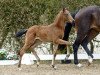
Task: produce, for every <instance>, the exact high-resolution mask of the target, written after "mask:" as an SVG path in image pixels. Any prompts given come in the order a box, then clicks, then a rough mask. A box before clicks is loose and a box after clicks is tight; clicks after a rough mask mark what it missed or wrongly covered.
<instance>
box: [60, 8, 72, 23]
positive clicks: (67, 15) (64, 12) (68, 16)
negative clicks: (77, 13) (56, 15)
mask: <svg viewBox="0 0 100 75" xmlns="http://www.w3.org/2000/svg"><path fill="white" fill-rule="evenodd" d="M61 13H62V15H63V18H64V20H65V21H66V22H68V23H72V22H73V21H74V19H73V17H72V16H71V14H70V12H69V11H68V10H67V9H66V8H63V10H62V11H61Z"/></svg>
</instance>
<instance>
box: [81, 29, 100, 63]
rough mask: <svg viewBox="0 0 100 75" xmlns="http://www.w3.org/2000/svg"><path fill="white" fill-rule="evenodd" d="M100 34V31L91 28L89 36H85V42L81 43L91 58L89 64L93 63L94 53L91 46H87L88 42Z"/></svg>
mask: <svg viewBox="0 0 100 75" xmlns="http://www.w3.org/2000/svg"><path fill="white" fill-rule="evenodd" d="M98 34H99V32H98V31H96V30H93V29H91V30H90V32H89V33H88V34H87V36H86V37H85V38H84V40H83V42H82V43H81V45H82V46H83V48H84V49H85V51H86V53H87V54H88V56H89V58H88V61H89V64H90V63H92V61H93V55H92V53H91V52H90V50H89V48H88V47H87V44H88V43H89V42H90V41H91V40H92V39H93V38H95V37H96V36H97V35H98Z"/></svg>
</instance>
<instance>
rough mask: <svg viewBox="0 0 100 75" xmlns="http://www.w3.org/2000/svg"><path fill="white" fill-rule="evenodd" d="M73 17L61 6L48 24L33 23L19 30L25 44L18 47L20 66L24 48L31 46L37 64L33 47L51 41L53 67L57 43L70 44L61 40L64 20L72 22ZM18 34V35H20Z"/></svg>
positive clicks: (38, 59)
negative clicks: (23, 30) (24, 29)
mask: <svg viewBox="0 0 100 75" xmlns="http://www.w3.org/2000/svg"><path fill="white" fill-rule="evenodd" d="M73 21H74V19H73V18H72V16H71V14H70V13H69V11H68V10H67V9H66V8H63V9H62V10H61V11H60V12H59V13H58V15H57V16H56V18H55V20H54V22H53V23H52V24H50V25H47V26H43V25H41V26H40V25H39V26H38V25H35V26H32V27H30V28H29V29H28V30H27V31H25V32H22V33H21V32H20V34H21V35H23V34H25V33H26V35H25V44H24V46H23V47H22V48H21V49H20V52H19V56H20V60H19V65H18V67H19V68H20V67H21V60H22V56H23V54H24V53H25V51H26V50H28V49H29V48H32V49H33V50H32V52H33V54H34V55H35V57H36V59H37V65H39V61H40V58H39V57H38V55H37V54H36V52H35V50H34V48H35V47H36V46H37V45H39V44H41V43H42V42H52V43H53V44H54V53H53V60H52V67H53V68H55V65H54V61H55V57H56V52H57V47H58V44H65V45H70V43H69V42H68V41H64V40H62V38H63V36H64V30H65V24H66V22H70V23H72V22H73ZM21 35H20V36H21Z"/></svg>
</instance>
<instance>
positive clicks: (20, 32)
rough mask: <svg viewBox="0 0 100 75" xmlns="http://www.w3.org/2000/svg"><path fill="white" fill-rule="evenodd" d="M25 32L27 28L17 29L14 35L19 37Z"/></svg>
mask: <svg viewBox="0 0 100 75" xmlns="http://www.w3.org/2000/svg"><path fill="white" fill-rule="evenodd" d="M26 32H27V29H22V30H20V31H18V32H17V33H16V34H15V36H16V37H21V36H22V35H23V34H25V33H26Z"/></svg>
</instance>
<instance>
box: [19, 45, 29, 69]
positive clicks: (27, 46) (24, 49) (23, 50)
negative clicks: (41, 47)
mask: <svg viewBox="0 0 100 75" xmlns="http://www.w3.org/2000/svg"><path fill="white" fill-rule="evenodd" d="M28 48H30V45H26V44H25V45H24V46H23V47H22V48H21V50H20V52H19V56H20V58H19V64H18V68H20V67H21V60H22V56H23V55H24V53H25V51H26V50H27V49H28Z"/></svg>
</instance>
